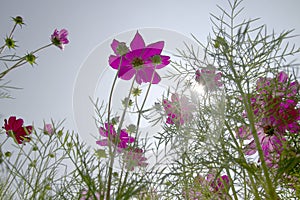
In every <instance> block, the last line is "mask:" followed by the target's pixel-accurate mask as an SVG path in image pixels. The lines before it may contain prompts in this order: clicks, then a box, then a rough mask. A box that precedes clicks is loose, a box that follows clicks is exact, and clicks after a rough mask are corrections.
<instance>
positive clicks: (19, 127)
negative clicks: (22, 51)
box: [2, 16, 69, 144]
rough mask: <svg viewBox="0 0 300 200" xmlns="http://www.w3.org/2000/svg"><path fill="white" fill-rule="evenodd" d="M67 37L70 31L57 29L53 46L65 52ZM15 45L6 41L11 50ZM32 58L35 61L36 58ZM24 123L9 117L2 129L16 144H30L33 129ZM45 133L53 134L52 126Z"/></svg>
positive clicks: (18, 19) (11, 40)
mask: <svg viewBox="0 0 300 200" xmlns="http://www.w3.org/2000/svg"><path fill="white" fill-rule="evenodd" d="M14 21H15V22H16V24H20V25H22V24H24V23H23V19H22V18H21V17H20V16H18V17H16V18H14ZM67 37H68V31H67V30H66V29H61V30H60V31H59V30H57V29H55V30H54V32H53V34H52V35H51V37H50V40H51V44H53V45H55V46H57V47H58V48H60V49H61V50H63V49H64V46H65V44H68V43H69V40H68V38H67ZM9 41H10V42H9ZM14 43H15V41H14V40H13V39H11V38H7V39H6V45H7V46H8V47H9V48H13V47H14V46H15V44H14ZM9 44H10V45H9ZM32 58H33V59H35V57H32ZM26 60H27V61H28V62H29V63H31V64H32V63H34V60H31V61H30V60H28V55H27V56H26ZM23 123H24V120H23V119H17V118H16V116H11V117H9V119H8V120H7V119H5V120H4V126H3V127H2V128H3V129H5V131H6V134H7V136H10V137H12V138H14V140H15V142H16V143H18V144H24V143H25V142H30V140H31V139H30V136H29V135H30V134H31V133H32V131H33V127H32V126H23ZM45 131H46V132H48V133H50V132H51V133H52V131H53V130H52V126H51V124H46V125H45Z"/></svg>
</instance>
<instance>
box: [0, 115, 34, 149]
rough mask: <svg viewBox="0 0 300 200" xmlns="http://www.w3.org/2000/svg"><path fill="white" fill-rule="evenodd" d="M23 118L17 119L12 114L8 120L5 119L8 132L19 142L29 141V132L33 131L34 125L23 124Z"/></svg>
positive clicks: (5, 127)
mask: <svg viewBox="0 0 300 200" xmlns="http://www.w3.org/2000/svg"><path fill="white" fill-rule="evenodd" d="M23 123H24V121H23V119H17V118H16V117H15V116H11V117H10V118H9V119H8V121H7V119H5V120H4V126H3V128H4V129H5V130H6V134H7V135H8V136H11V137H13V138H14V140H15V141H16V142H17V143H18V144H22V143H24V142H29V141H30V137H29V134H31V132H32V126H25V127H24V126H23Z"/></svg>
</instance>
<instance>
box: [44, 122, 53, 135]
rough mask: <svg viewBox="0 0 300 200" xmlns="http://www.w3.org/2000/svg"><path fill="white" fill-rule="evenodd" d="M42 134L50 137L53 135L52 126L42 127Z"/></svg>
mask: <svg viewBox="0 0 300 200" xmlns="http://www.w3.org/2000/svg"><path fill="white" fill-rule="evenodd" d="M44 133H46V134H49V135H52V134H53V133H54V130H53V126H52V124H45V125H44Z"/></svg>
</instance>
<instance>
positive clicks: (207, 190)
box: [183, 174, 230, 200]
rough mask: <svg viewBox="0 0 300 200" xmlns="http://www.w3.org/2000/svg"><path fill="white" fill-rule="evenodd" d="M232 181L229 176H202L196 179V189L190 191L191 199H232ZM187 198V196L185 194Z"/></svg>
mask: <svg viewBox="0 0 300 200" xmlns="http://www.w3.org/2000/svg"><path fill="white" fill-rule="evenodd" d="M229 185H230V181H229V178H228V176H227V175H222V176H221V177H216V175H215V174H207V176H206V177H203V176H201V175H199V176H197V177H196V178H195V179H194V187H192V188H191V189H190V190H189V193H188V194H189V199H192V200H200V199H207V198H208V197H210V198H211V199H230V198H229V196H228V189H229ZM183 195H184V196H185V197H186V196H187V195H186V193H185V192H184V194H183Z"/></svg>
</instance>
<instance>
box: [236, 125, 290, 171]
mask: <svg viewBox="0 0 300 200" xmlns="http://www.w3.org/2000/svg"><path fill="white" fill-rule="evenodd" d="M255 128H256V132H257V135H258V139H259V143H260V145H261V148H262V151H263V154H264V159H265V162H266V163H267V165H268V166H269V167H274V168H277V167H278V162H279V159H280V155H281V153H282V151H283V147H284V146H285V145H286V139H285V138H284V137H283V135H282V134H281V133H278V132H275V130H274V128H273V127H272V126H270V125H263V124H261V125H258V124H256V126H255ZM238 137H239V138H243V139H246V140H249V143H248V144H247V145H246V146H245V147H244V152H245V154H246V155H248V156H250V155H253V154H255V153H256V152H257V147H256V144H255V141H254V138H253V134H252V133H251V131H249V128H248V127H245V126H243V127H240V128H239V133H238Z"/></svg>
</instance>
